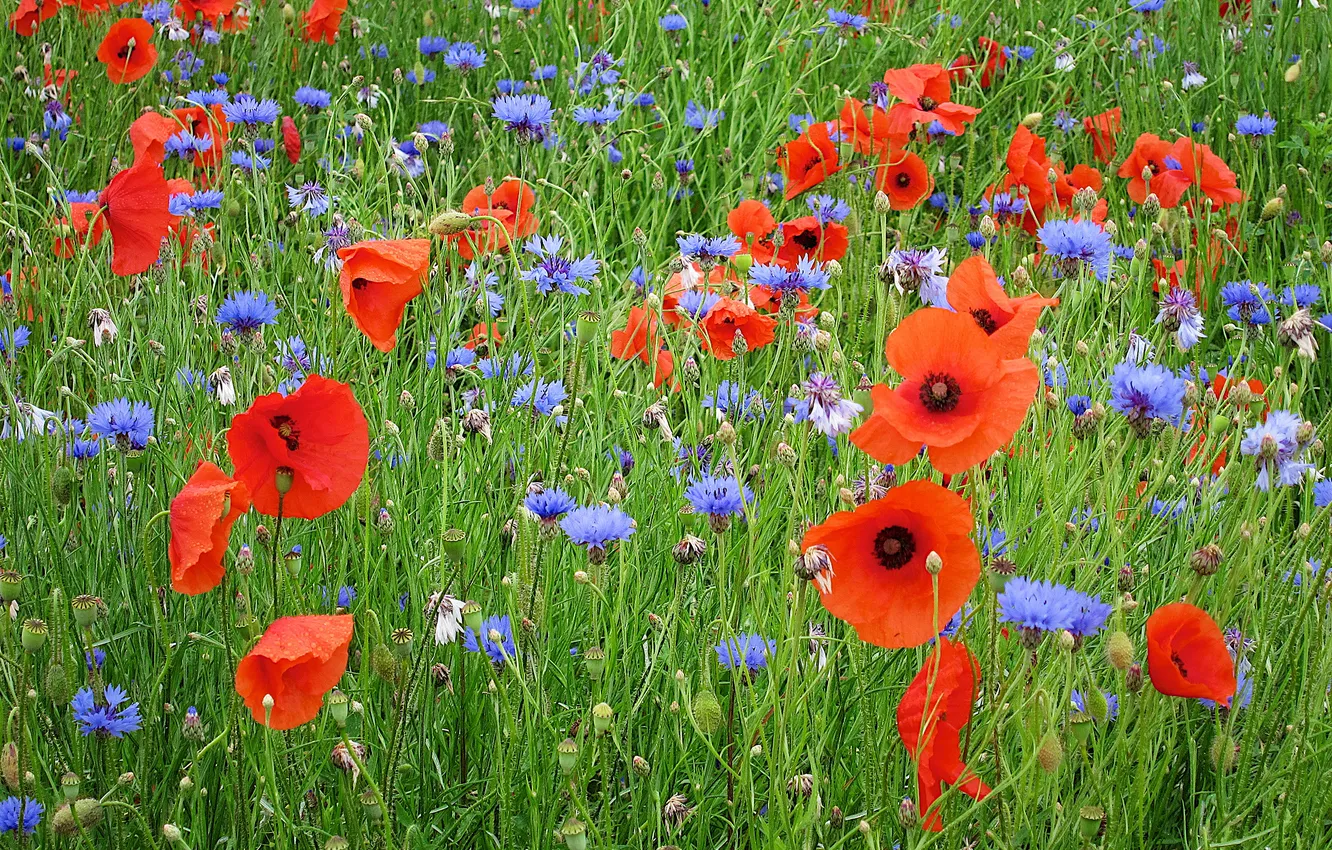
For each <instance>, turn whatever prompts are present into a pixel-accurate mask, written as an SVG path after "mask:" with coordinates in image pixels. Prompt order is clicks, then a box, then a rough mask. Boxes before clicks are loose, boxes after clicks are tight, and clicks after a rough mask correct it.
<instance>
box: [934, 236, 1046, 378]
mask: <svg viewBox="0 0 1332 850" xmlns="http://www.w3.org/2000/svg"><path fill="white" fill-rule="evenodd" d="M948 304H949V305H950V306H951V307H952V308H953V309H954V310H956V311H957V312H958V313H960V314H961V315H964V316H970V317H971V318H972V319H973V320H975V322H976V326H977V327H979V328H980V329H981V330H983V331H985V333H986V334H988V335H989V337H990V341H991V342H993V343H994V344H995V345H996V347H997V348H998V349H999V356H1000V357H1022V356H1023V355H1025V354H1026V353H1027V345H1028V343H1029V342H1030V340H1031V334H1032V332H1033V331H1035V330H1036V322H1037V321H1038V320H1039V319H1040V317H1041V311H1042V310H1043V309H1045V308H1046V307H1057V306H1058V305H1059V299H1058V298H1042V297H1041V296H1040V295H1037V294H1032V295H1023V296H1020V297H1018V298H1011V297H1009V295H1008V293H1007V292H1005V291H1004V288H1003V287H1002V286H1000V285H999V279H998V278H997V277H996V276H995V274H994V269H993V268H992V267H991V266H990V262H989V261H988V260H986V259H985V258H984V257H980V256H976V257H968V258H967V259H965V260H963V261H962V262H961V263H959V264H958V266H957V268H956V269H954V270H953V275H952V277H950V278H948Z"/></svg>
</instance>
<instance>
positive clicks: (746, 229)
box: [726, 200, 777, 263]
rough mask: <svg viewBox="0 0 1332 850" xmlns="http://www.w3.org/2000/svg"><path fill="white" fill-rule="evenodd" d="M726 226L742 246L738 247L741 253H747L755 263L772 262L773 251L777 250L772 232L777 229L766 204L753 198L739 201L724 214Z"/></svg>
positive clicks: (775, 221)
mask: <svg viewBox="0 0 1332 850" xmlns="http://www.w3.org/2000/svg"><path fill="white" fill-rule="evenodd" d="M726 226H727V227H729V228H730V229H731V233H732V234H734V236H735V238H736V239H739V240H740V244H741V245H743V246H744V247H743V248H741V249H740V250H741V253H745V254H749V255H750V256H752V257H753V258H754V262H756V263H769V262H772V257H773V253H774V252H775V251H776V250H777V249H776V247H775V246H774V245H773V244H772V232H773V231H774V230H776V229H777V220H776V219H774V218H773V217H772V213H771V212H770V211H769V210H768V206H767V204H765V203H763V202H762V201H754V200H747V201H741V202H740V203H739V204H737V205H736V207H735V209H733V210H731V211H730V212H729V213H727V214H726Z"/></svg>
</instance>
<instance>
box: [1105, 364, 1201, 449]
mask: <svg viewBox="0 0 1332 850" xmlns="http://www.w3.org/2000/svg"><path fill="white" fill-rule="evenodd" d="M1184 389H1185V388H1184V379H1183V378H1180V377H1179V376H1177V375H1176V374H1175V373H1174V372H1172V371H1170V370H1169V369H1167V368H1166V367H1164V366H1161V365H1160V364H1157V363H1144V364H1134V363H1128V362H1124V363H1120V364H1119V365H1118V366H1116V367H1115V370H1114V372H1112V373H1110V406H1111V407H1113V408H1114V409H1115V410H1118V411H1119V412H1120V413H1122V414H1124V416H1125V417H1127V419H1128V421H1129V425H1130V426H1131V427H1132V428H1133V429H1134V430H1135V431H1136V432H1138V433H1139V434H1143V435H1145V434H1146V433H1147V432H1148V430H1150V428H1151V425H1152V421H1153V420H1156V419H1165V420H1169V421H1172V422H1173V421H1178V420H1179V418H1180V417H1181V416H1182V415H1183V414H1184Z"/></svg>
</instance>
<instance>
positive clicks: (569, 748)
mask: <svg viewBox="0 0 1332 850" xmlns="http://www.w3.org/2000/svg"><path fill="white" fill-rule="evenodd" d="M555 752H556V755H557V757H558V760H559V763H560V770H561V771H563V772H564V774H565V775H566V776H567V775H569V774H570V773H573V769H574V768H575V767H577V766H578V742H577V741H575V740H574V739H573V738H565V739H564V740H563V741H561V742H560V743H559V746H557V747H556V748H555Z"/></svg>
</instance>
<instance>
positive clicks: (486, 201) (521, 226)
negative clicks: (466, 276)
mask: <svg viewBox="0 0 1332 850" xmlns="http://www.w3.org/2000/svg"><path fill="white" fill-rule="evenodd" d="M535 203H536V192H535V191H534V190H533V189H532V187H530V186H528V185H527V184H526V183H524V182H523V181H522V180H519V179H518V178H516V177H506V178H504V180H503V181H502V182H501V183H500V184H499V186H498V187H497V188H496V189H495V191H494V193H493V194H490V195H487V194H486V188H485V187H484V186H477V187H475V188H474V189H472V191H470V192H468V193H467V196H466V197H465V198H463V203H462V212H465V213H467V214H468V215H475V216H488V217H489V218H487V219H486V220H483V221H480V222H478V223H477V224H476V226H475V227H472V228H470V229H468V230H464V231H463V232H462V233H456V234H454V235H453V236H451V237H449V238H450V239H451V240H452V241H453V244H454V246H455V247H456V248H457V250H458V254H459V256H461V257H462V258H463V259H464V260H470V259H472V258H473V257H475V255H476V254H477V253H482V254H489V253H492V252H496V251H499V252H503V251H507V250H509V243H510V242H511V241H512V240H514V239H523V238H526V237H528V236H531V235H532V234H533V233H536V231H537V228H538V227H540V225H541V222H540V220H539V219H538V218H537V217H536V216H534V215H532V212H531V210H532V205H533V204H535ZM490 218H493V219H496V220H497V221H499V222H500V226H498V227H497V226H496V225H495V222H494V221H490V220H489V219H490Z"/></svg>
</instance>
